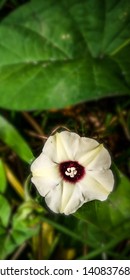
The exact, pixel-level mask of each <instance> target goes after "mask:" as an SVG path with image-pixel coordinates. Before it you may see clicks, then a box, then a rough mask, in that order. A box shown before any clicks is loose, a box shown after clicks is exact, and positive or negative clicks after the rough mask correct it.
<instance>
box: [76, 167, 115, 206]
mask: <svg viewBox="0 0 130 280" xmlns="http://www.w3.org/2000/svg"><path fill="white" fill-rule="evenodd" d="M90 174H91V173H90V172H88V174H87V175H86V176H85V177H84V179H83V180H82V181H80V182H79V183H77V185H78V186H79V188H80V190H81V192H82V194H83V195H84V197H85V202H86V201H90V200H94V199H98V200H101V201H103V200H106V199H107V197H108V195H109V193H110V192H111V191H112V189H113V184H114V179H113V174H112V172H111V170H105V171H100V172H97V173H96V174H95V177H94V173H93V174H91V175H90Z"/></svg>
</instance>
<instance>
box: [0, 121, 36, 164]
mask: <svg viewBox="0 0 130 280" xmlns="http://www.w3.org/2000/svg"><path fill="white" fill-rule="evenodd" d="M0 139H1V140H2V141H3V142H4V143H6V144H7V145H8V146H9V147H11V148H12V149H13V150H14V151H15V152H16V154H17V155H18V156H19V157H20V158H21V159H22V160H24V161H26V162H27V163H31V161H32V160H33V158H34V157H33V154H32V151H31V149H30V148H29V146H28V144H27V143H26V141H25V140H24V138H22V136H21V135H20V133H19V132H18V131H17V130H16V129H15V128H14V126H13V125H11V124H10V123H9V122H8V121H7V120H6V119H5V118H3V117H2V116H0Z"/></svg>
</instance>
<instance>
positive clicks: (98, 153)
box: [79, 144, 111, 170]
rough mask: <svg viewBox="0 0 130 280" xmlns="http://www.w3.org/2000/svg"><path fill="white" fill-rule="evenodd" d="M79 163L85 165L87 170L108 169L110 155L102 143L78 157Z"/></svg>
mask: <svg viewBox="0 0 130 280" xmlns="http://www.w3.org/2000/svg"><path fill="white" fill-rule="evenodd" d="M79 163H80V164H82V165H83V166H86V167H87V170H102V169H108V168H109V167H110V165H111V157H110V154H109V153H108V151H107V150H106V149H105V148H104V146H103V145H102V144H98V146H97V147H95V148H94V149H92V150H91V151H89V152H88V153H86V154H84V155H83V156H82V157H80V158H79Z"/></svg>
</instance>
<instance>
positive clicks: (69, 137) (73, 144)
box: [43, 131, 80, 163]
mask: <svg viewBox="0 0 130 280" xmlns="http://www.w3.org/2000/svg"><path fill="white" fill-rule="evenodd" d="M79 139H80V137H79V135H78V134H76V133H71V132H68V131H62V132H60V133H56V134H55V135H53V136H50V137H49V138H48V140H47V141H46V143H45V145H44V147H43V153H44V154H46V155H47V156H48V157H50V159H51V160H53V161H54V162H57V163H60V162H63V161H67V160H73V158H74V155H75V153H76V151H77V149H78V143H79Z"/></svg>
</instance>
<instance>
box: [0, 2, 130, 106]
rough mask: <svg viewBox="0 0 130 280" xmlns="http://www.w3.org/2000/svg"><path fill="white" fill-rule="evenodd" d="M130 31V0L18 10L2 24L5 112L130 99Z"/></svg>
mask: <svg viewBox="0 0 130 280" xmlns="http://www.w3.org/2000/svg"><path fill="white" fill-rule="evenodd" d="M129 28H130V3H129V0H121V1H115V0H103V1H100V0H88V1H84V0H81V1H78V0H69V1H66V0H62V1H61V0H60V1H55V0H48V1H42V0H39V1H37V0H33V1H31V2H29V3H26V4H25V5H22V6H21V7H20V8H17V9H15V11H14V12H12V13H10V14H9V15H8V16H6V17H5V18H4V19H3V21H2V23H1V25H0V42H1V43H0V95H1V107H3V108H8V109H10V104H11V108H12V109H15V110H30V109H31V110H34V109H48V108H62V107H65V106H67V105H70V104H76V103H78V102H81V101H85V100H95V99H96V100H97V99H100V98H102V97H108V96H114V95H123V94H129V93H130V88H129V86H130V78H129V77H130V69H129V64H130V56H129V52H130V44H129V43H130V38H129ZM5 34H6V36H5ZM57 100H58V102H57Z"/></svg>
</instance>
